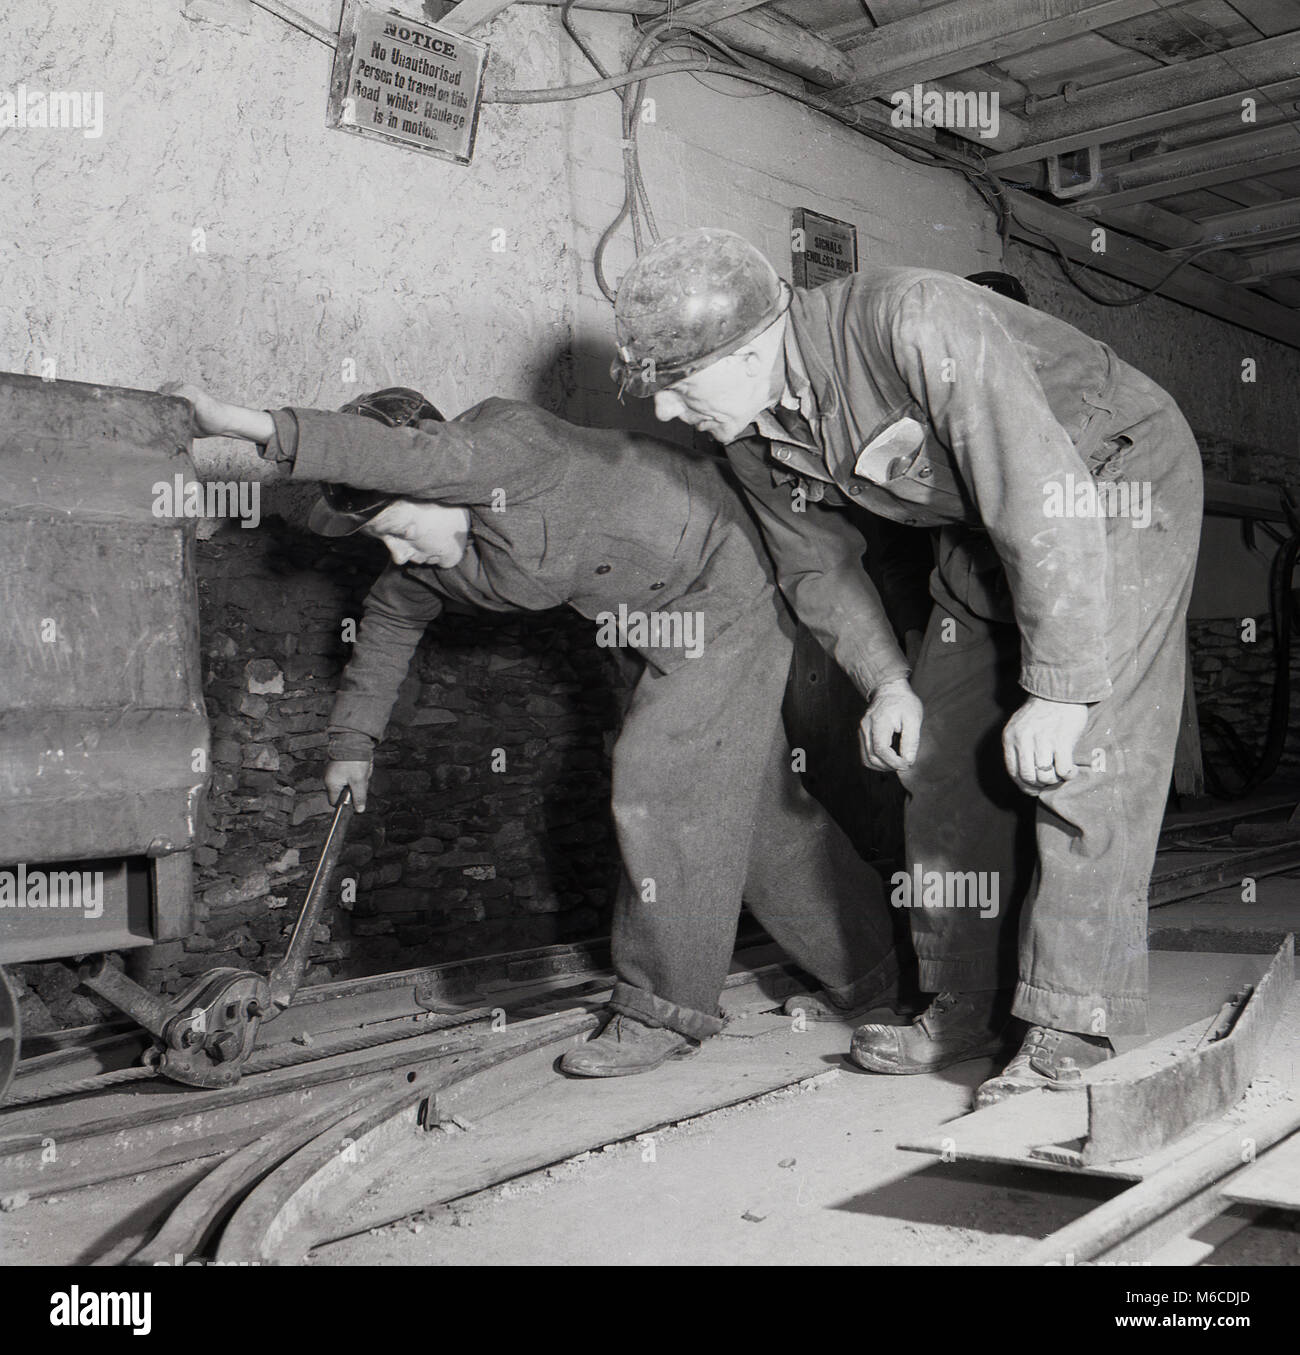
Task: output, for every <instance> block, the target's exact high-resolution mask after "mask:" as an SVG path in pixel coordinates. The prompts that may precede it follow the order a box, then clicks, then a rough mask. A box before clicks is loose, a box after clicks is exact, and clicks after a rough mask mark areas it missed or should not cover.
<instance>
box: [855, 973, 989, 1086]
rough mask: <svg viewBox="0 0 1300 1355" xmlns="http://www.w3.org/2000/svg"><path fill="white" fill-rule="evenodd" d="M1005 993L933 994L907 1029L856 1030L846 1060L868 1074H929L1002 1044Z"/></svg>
mask: <svg viewBox="0 0 1300 1355" xmlns="http://www.w3.org/2000/svg"><path fill="white" fill-rule="evenodd" d="M1010 1020H1011V993H1010V991H1006V992H1003V991H1000V990H993V991H988V992H978V993H938V994H936V996H935V998H934V1000H933V1001H932V1002H931V1003H930V1005H929V1006H928V1007H927V1008H926V1009H925V1011H924V1012H922V1013H921V1015H920V1016H918V1017H917V1018H916V1020H915V1021H913V1022H912V1023H911V1024H910V1025H906V1026H885V1025H870V1026H859V1027H858V1028H857V1030H855V1031H854V1032H853V1043H852V1045H851V1046H850V1048H849V1058H851V1059H852V1060H853V1062H854V1063H856V1064H857V1065H858V1067H859V1068H867V1069H869V1070H870V1071H871V1072H873V1073H934V1072H937V1071H938V1070H939V1069H940V1068H947V1067H949V1066H950V1065H951V1064H954V1063H962V1062H964V1061H965V1060H967V1059H982V1058H986V1057H988V1056H989V1055H990V1054H998V1053H1001V1052H1002V1051H1003V1049H1004V1048H1005V1047H1006V1044H1007V1040H1008V1037H1007V1027H1008V1025H1009V1023H1010Z"/></svg>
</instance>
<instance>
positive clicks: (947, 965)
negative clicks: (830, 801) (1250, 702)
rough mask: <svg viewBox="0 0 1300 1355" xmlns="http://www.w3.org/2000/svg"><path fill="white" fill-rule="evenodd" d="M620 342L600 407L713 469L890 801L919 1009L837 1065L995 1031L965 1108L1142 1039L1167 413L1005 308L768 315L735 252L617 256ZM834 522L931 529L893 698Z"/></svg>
mask: <svg viewBox="0 0 1300 1355" xmlns="http://www.w3.org/2000/svg"><path fill="white" fill-rule="evenodd" d="M985 277H987V275H985ZM999 290H1003V289H999ZM615 323H616V327H617V331H618V339H619V352H618V357H617V359H616V361H615V363H614V374H615V376H616V378H617V379H619V380H620V382H621V383H622V386H623V388H624V389H627V390H631V391H632V392H633V393H634V394H637V395H641V396H653V399H654V404H655V413H656V415H657V416H658V417H659V418H660V419H663V420H669V419H680V420H682V421H683V422H685V423H687V424H689V425H691V426H692V427H695V428H698V429H701V430H703V431H706V432H709V433H711V434H712V435H713V437H714V438H715V439H716V440H717V441H718V442H720V443H722V444H723V445H724V446H725V447H726V450H727V456H728V459H729V460H730V462H731V465H732V468H733V469H734V470H735V472H736V475H737V478H738V479H739V480H740V481H741V483H742V485H743V486H744V488H745V491H746V493H747V495H748V496H749V500H750V503H751V506H752V507H753V509H754V511H755V513H756V515H757V517H758V520H759V522H760V524H761V525H762V528H763V533H764V538H765V540H766V542H767V544H768V547H769V549H770V550H771V552H772V556H773V559H774V561H775V564H776V572H777V577H778V580H779V581H780V584H781V587H782V589H783V590H784V591H785V593H786V596H787V597H788V598H789V599H790V602H791V604H792V606H793V607H794V609H795V612H796V613H797V614H798V616H799V618H800V620H802V621H803V622H804V624H805V625H807V626H808V628H809V629H810V630H811V631H812V632H813V633H814V634H815V635H816V636H817V637H818V638H819V639H820V640H821V641H822V643H823V644H824V645H825V646H826V647H827V648H828V649H829V650H831V652H833V653H834V655H835V657H836V658H837V660H838V661H839V662H840V665H841V667H843V668H844V669H845V671H846V672H847V673H848V674H849V676H850V677H851V678H852V679H853V680H854V682H855V683H856V684H857V685H858V687H859V689H860V691H861V692H862V693H863V695H864V696H866V697H867V698H868V700H869V703H870V704H869V706H868V711H867V717H866V721H865V723H864V746H865V749H866V754H867V761H868V764H869V765H871V766H874V767H876V768H878V769H881V770H884V769H893V770H895V771H897V772H898V774H899V777H900V780H901V781H902V782H903V785H904V787H905V788H906V790H907V793H908V800H907V808H906V839H907V865H908V867H909V869H908V871H907V872H906V875H905V879H906V881H907V883H908V885H909V886H910V889H909V895H910V897H909V896H908V895H905V896H903V897H901V898H899V899H898V900H896V901H897V902H899V903H900V904H910V907H909V914H908V916H909V920H910V922H911V926H912V936H913V940H914V942H915V944H916V951H917V956H918V958H919V960H920V969H921V986H922V988H923V989H924V990H925V991H926V992H930V993H934V994H935V997H934V1000H933V1001H932V1003H931V1004H930V1007H929V1008H928V1009H927V1010H926V1012H925V1013H924V1014H923V1015H922V1016H921V1017H920V1018H919V1019H918V1020H917V1021H915V1022H913V1023H912V1024H911V1025H905V1026H886V1025H881V1024H878V1023H868V1024H864V1025H863V1026H861V1027H859V1029H858V1030H857V1031H856V1033H855V1035H854V1040H853V1045H852V1057H853V1058H854V1059H855V1060H856V1061H857V1062H858V1063H860V1064H861V1065H862V1066H863V1067H865V1068H869V1069H872V1070H873V1071H876V1072H881V1073H923V1072H929V1071H933V1070H936V1069H940V1068H944V1067H947V1066H948V1065H949V1064H953V1063H958V1062H962V1061H964V1060H968V1059H976V1058H983V1057H987V1056H988V1055H990V1054H995V1053H998V1052H1000V1051H1002V1050H1003V1049H1005V1048H1007V1041H1008V1039H1009V1038H1010V1037H1011V1036H1012V1034H1013V1032H1014V1031H1015V1029H1016V1027H1015V1026H1014V1025H1013V1024H1012V1022H1011V1019H1010V1018H1011V1017H1012V1015H1013V1014H1014V1016H1015V1017H1017V1018H1019V1019H1020V1020H1021V1021H1023V1022H1024V1023H1025V1024H1026V1025H1027V1027H1028V1029H1027V1030H1025V1031H1024V1032H1023V1036H1022V1037H1021V1040H1020V1049H1019V1052H1018V1053H1016V1054H1015V1056H1014V1057H1013V1058H1012V1059H1011V1060H1010V1062H1009V1063H1008V1064H1007V1066H1006V1067H1005V1068H1004V1069H1003V1070H1002V1071H1001V1073H999V1074H998V1075H997V1076H995V1077H993V1078H990V1079H988V1080H987V1081H986V1082H985V1083H984V1084H983V1085H982V1086H981V1088H980V1089H979V1091H978V1093H977V1096H976V1104H977V1105H980V1106H983V1105H991V1104H994V1103H996V1102H998V1101H1001V1100H1003V1099H1005V1098H1007V1097H1010V1096H1014V1095H1017V1094H1019V1093H1022V1092H1026V1091H1030V1090H1033V1089H1034V1088H1036V1087H1043V1086H1048V1085H1051V1084H1052V1083H1054V1082H1056V1081H1057V1080H1058V1079H1059V1078H1062V1077H1065V1076H1068V1075H1069V1074H1070V1073H1071V1071H1072V1070H1074V1069H1078V1068H1086V1067H1088V1066H1090V1065H1095V1064H1098V1063H1101V1062H1103V1061H1105V1060H1106V1059H1107V1058H1109V1057H1110V1056H1111V1054H1112V1053H1113V1048H1112V1045H1111V1042H1110V1036H1111V1035H1113V1034H1119V1035H1124V1034H1140V1033H1142V1032H1143V1031H1144V1029H1145V1023H1146V1007H1147V883H1148V880H1149V877H1150V873H1151V866H1152V863H1153V861H1154V857H1155V850H1156V841H1157V837H1158V835H1159V831H1160V822H1161V818H1162V816H1163V812H1164V806H1165V800H1166V797H1167V793H1168V789H1169V778H1170V772H1171V769H1172V765H1173V757H1174V744H1175V739H1176V736H1177V731H1178V721H1179V715H1180V712H1181V709H1182V694H1183V675H1184V669H1185V652H1186V651H1185V626H1184V622H1185V618H1186V614H1187V603H1188V598H1189V596H1190V593H1191V586H1192V574H1193V568H1194V565H1195V560H1196V551H1197V546H1198V543H1199V539H1200V521H1201V462H1200V456H1199V453H1198V451H1197V447H1196V442H1195V440H1194V438H1193V436H1192V433H1191V430H1190V429H1189V428H1188V426H1187V422H1186V420H1185V419H1184V418H1183V417H1182V415H1181V414H1180V413H1179V411H1178V408H1177V406H1176V405H1175V404H1174V402H1173V400H1172V399H1171V398H1170V396H1169V395H1168V394H1167V393H1166V392H1165V391H1163V390H1161V388H1160V387H1159V386H1157V385H1156V384H1155V383H1154V382H1152V381H1151V380H1149V379H1148V378H1147V377H1146V376H1144V375H1143V374H1142V373H1141V372H1139V371H1137V370H1136V369H1135V368H1133V367H1130V366H1129V365H1128V364H1127V363H1125V362H1123V361H1121V360H1120V358H1118V357H1117V356H1116V355H1115V353H1113V352H1112V351H1111V350H1110V349H1109V348H1107V347H1106V345H1105V344H1102V343H1099V342H1098V341H1097V340H1095V339H1092V338H1089V337H1088V336H1087V335H1086V334H1082V333H1080V331H1079V330H1077V329H1073V328H1072V327H1071V326H1069V325H1067V324H1065V323H1064V322H1063V321H1061V320H1058V319H1056V318H1055V317H1053V316H1051V315H1045V314H1043V313H1042V312H1040V311H1037V310H1034V309H1032V308H1031V307H1029V306H1026V305H1023V304H1021V303H1020V302H1019V301H1017V300H1014V299H1011V298H1010V297H1008V296H1006V295H999V294H996V293H995V292H993V291H990V290H988V289H986V288H984V287H981V286H977V285H972V283H971V282H969V281H966V280H964V279H962V278H958V277H954V276H952V275H951V274H947V273H941V272H937V271H935V270H933V269H922V268H886V267H878V266H874V265H873V266H869V267H864V268H863V269H862V270H861V271H860V272H859V273H856V274H854V275H853V276H851V277H848V278H844V279H842V280H840V281H836V282H832V283H828V284H827V285H825V286H823V287H817V288H813V289H811V290H808V291H795V292H793V293H792V291H791V289H790V287H789V286H787V285H786V284H785V283H784V282H782V281H781V280H780V279H779V278H778V277H777V275H776V272H775V270H774V269H773V268H772V266H771V264H770V263H769V262H768V261H767V260H766V259H765V258H764V257H763V256H762V255H761V254H760V253H759V252H758V251H757V250H756V249H754V247H753V246H752V245H750V244H749V243H748V242H747V241H745V240H743V239H742V238H741V237H740V236H738V235H735V234H733V233H732V232H730V231H721V230H712V229H701V230H695V231H688V232H686V233H685V234H683V235H679V236H674V237H673V238H671V239H668V240H663V241H661V242H659V243H658V244H657V245H655V247H654V248H653V249H651V250H648V251H647V252H646V253H644V254H642V255H641V256H640V258H638V259H637V261H636V263H635V264H634V265H633V266H632V267H631V268H630V269H629V270H628V272H627V274H626V275H625V276H624V278H623V280H622V283H621V285H620V287H619V292H618V300H617V304H616V307H615ZM850 504H857V505H860V506H861V507H862V508H864V509H866V510H867V511H869V512H871V513H875V514H878V515H880V516H882V517H887V518H890V519H892V520H893V521H895V522H900V523H903V524H904V525H909V526H910V525H919V526H922V527H931V526H933V527H938V528H939V529H940V533H939V551H938V560H937V567H936V569H935V571H934V573H933V574H932V575H931V581H930V589H931V593H932V595H933V598H934V604H935V605H934V610H933V612H932V613H931V615H930V619H929V623H928V627H927V630H926V633H925V638H924V641H923V643H922V645H921V649H920V653H919V655H918V657H917V659H916V663H915V672H914V673H911V674H910V675H911V678H912V681H911V682H910V683H909V681H908V678H909V673H910V670H911V668H912V665H911V664H909V662H908V661H907V659H905V657H904V655H903V654H902V653H901V652H900V650H899V647H898V645H897V644H896V643H895V639H894V636H893V633H892V632H891V630H890V628H889V626H888V625H886V624H885V623H884V618H883V614H882V611H881V605H880V599H879V597H878V595H877V593H876V590H875V589H874V587H873V586H872V584H871V582H870V581H869V580H868V578H867V576H866V573H865V572H864V570H863V569H862V565H861V551H860V548H859V546H858V544H857V541H858V538H857V536H856V535H855V534H851V533H849V532H848V530H847V527H846V523H845V511H844V510H845V508H846V506H847V505H850ZM923 715H924V723H922V717H923ZM895 737H897V739H898V746H897V748H895V747H894V739H895ZM918 885H919V886H920V888H919V889H918V888H917V886H918ZM972 885H978V887H979V888H980V889H981V895H980V899H981V902H980V906H979V907H975V906H973V905H974V904H975V900H974V899H973V898H972V897H971V894H970V892H969V891H970V889H971V887H972ZM900 888H901V886H900ZM985 889H987V905H988V906H985V898H986V896H985V893H984V890H985ZM918 895H919V897H918Z"/></svg>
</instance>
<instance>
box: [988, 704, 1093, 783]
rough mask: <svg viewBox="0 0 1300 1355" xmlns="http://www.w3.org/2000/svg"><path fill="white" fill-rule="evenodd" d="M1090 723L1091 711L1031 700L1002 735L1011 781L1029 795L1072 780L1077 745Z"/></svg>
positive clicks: (1008, 722) (1079, 707) (1003, 751)
mask: <svg viewBox="0 0 1300 1355" xmlns="http://www.w3.org/2000/svg"><path fill="white" fill-rule="evenodd" d="M1087 722H1088V707H1087V706H1081V705H1078V704H1076V703H1074V702H1072V701H1047V700H1045V699H1044V698H1043V697H1041V696H1031V697H1029V698H1028V700H1026V702H1025V704H1024V705H1023V706H1021V707H1020V709H1019V710H1018V711H1016V713H1015V714H1014V715H1013V716H1012V717H1011V719H1009V720H1008V721H1007V723H1006V727H1005V728H1004V729H1003V731H1002V755H1003V757H1004V758H1005V760H1006V764H1007V771H1008V772H1010V773H1011V779H1012V780H1013V781H1014V782H1015V783H1016V785H1018V786H1019V787H1020V789H1021V790H1023V791H1025V792H1026V793H1027V794H1029V795H1038V794H1040V793H1041V792H1043V791H1045V790H1049V789H1051V788H1052V787H1053V786H1060V785H1063V784H1064V783H1065V782H1066V781H1069V780H1072V779H1073V778H1074V776H1075V775H1076V774H1077V772H1078V768H1077V767H1076V766H1075V765H1074V745H1075V744H1076V743H1078V741H1079V735H1080V734H1082V733H1083V727H1084V725H1085V724H1087Z"/></svg>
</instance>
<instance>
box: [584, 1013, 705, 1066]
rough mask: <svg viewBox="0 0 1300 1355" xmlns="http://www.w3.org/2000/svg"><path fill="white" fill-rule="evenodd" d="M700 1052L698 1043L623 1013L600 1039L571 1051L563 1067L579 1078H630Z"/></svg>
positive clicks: (613, 1021) (612, 1019)
mask: <svg viewBox="0 0 1300 1355" xmlns="http://www.w3.org/2000/svg"><path fill="white" fill-rule="evenodd" d="M699 1052H700V1042H699V1041H698V1040H692V1039H690V1038H689V1037H688V1036H686V1035H679V1034H678V1033H677V1031H675V1030H668V1029H666V1028H665V1027H663V1026H647V1025H646V1023H645V1022H644V1021H638V1020H637V1019H636V1018H635V1017H632V1016H624V1015H623V1014H622V1013H621V1012H619V1013H616V1014H615V1015H614V1016H613V1017H612V1018H611V1019H610V1022H609V1024H608V1025H607V1026H606V1027H605V1029H604V1030H602V1031H601V1032H600V1034H599V1035H598V1036H597V1037H596V1039H594V1040H588V1041H587V1043H586V1044H580V1045H579V1046H578V1047H577V1048H576V1049H570V1050H569V1052H568V1053H567V1054H566V1055H565V1056H564V1057H563V1058H562V1059H561V1060H560V1067H561V1069H563V1071H564V1072H566V1073H571V1074H573V1075H574V1076H575V1077H630V1076H631V1075H632V1074H633V1073H648V1072H649V1071H650V1070H651V1069H652V1068H658V1067H659V1065H660V1064H661V1063H663V1062H665V1061H666V1060H667V1059H688V1058H690V1057H691V1055H692V1054H698V1053H699Z"/></svg>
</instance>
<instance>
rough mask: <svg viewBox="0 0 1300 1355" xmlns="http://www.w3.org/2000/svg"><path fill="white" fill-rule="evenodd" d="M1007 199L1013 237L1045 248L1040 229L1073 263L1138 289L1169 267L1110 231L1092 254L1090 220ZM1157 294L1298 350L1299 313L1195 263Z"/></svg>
mask: <svg viewBox="0 0 1300 1355" xmlns="http://www.w3.org/2000/svg"><path fill="white" fill-rule="evenodd" d="M1009 198H1010V204H1011V207H1012V208H1013V210H1014V212H1015V217H1013V219H1012V222H1011V233H1012V234H1013V235H1014V236H1015V237H1016V238H1017V239H1019V240H1022V241H1023V242H1024V243H1025V244H1028V245H1033V246H1035V247H1036V248H1039V249H1041V248H1043V241H1042V239H1041V238H1040V237H1039V236H1037V235H1035V234H1034V232H1035V231H1041V232H1042V233H1043V234H1045V235H1048V236H1051V237H1052V238H1053V239H1054V240H1056V241H1057V242H1058V243H1059V244H1060V246H1061V249H1062V250H1063V251H1064V252H1065V254H1066V256H1067V257H1068V258H1070V259H1071V260H1073V261H1074V262H1075V263H1081V264H1086V265H1088V266H1089V267H1090V268H1092V269H1096V270H1099V271H1100V272H1103V273H1107V274H1109V275H1110V276H1111V277H1116V278H1120V279H1122V280H1123V281H1125V282H1129V283H1134V284H1136V285H1138V286H1141V287H1150V286H1152V285H1153V284H1154V283H1157V282H1159V281H1160V279H1161V278H1163V277H1164V275H1165V274H1166V273H1168V271H1169V268H1170V265H1171V264H1172V263H1173V260H1172V259H1171V258H1170V256H1169V255H1168V254H1165V253H1164V252H1162V251H1161V250H1157V249H1151V248H1150V247H1149V246H1148V245H1144V244H1141V243H1140V242H1138V241H1136V240H1129V239H1127V238H1126V237H1124V236H1122V235H1118V234H1115V233H1114V232H1112V233H1111V234H1110V237H1109V239H1108V240H1107V243H1106V249H1105V251H1104V252H1103V253H1100V254H1098V253H1095V252H1094V250H1093V235H1092V233H1093V230H1094V228H1095V223H1094V222H1091V221H1088V220H1085V219H1084V218H1082V217H1078V216H1075V215H1074V214H1073V213H1072V212H1067V211H1066V210H1065V209H1064V208H1061V207H1056V206H1053V205H1052V204H1051V203H1047V202H1042V201H1040V200H1039V199H1038V198H1034V197H1031V196H1030V195H1029V194H1028V193H1021V192H1018V191H1017V190H1015V189H1012V190H1011V192H1010V194H1009ZM1016 218H1018V219H1016ZM1160 295H1161V296H1165V297H1168V298H1169V299H1170V300H1173V301H1180V302H1182V303H1183V304H1184V305H1187V306H1191V307H1192V308H1193V309H1194V310H1198V311H1203V312H1205V313H1206V314H1207V315H1213V316H1215V317H1216V318H1218V319H1220V320H1226V321H1227V322H1228V323H1229V324H1233V325H1240V326H1241V327H1242V328H1243V329H1248V330H1251V331H1252V332H1253V333H1256V334H1263V335H1266V336H1267V337H1268V338H1270V339H1276V340H1278V342H1279V343H1284V344H1287V345H1288V346H1290V347H1292V348H1300V314H1298V313H1297V312H1295V311H1292V310H1290V309H1288V308H1287V307H1285V306H1279V305H1278V304H1277V303H1276V302H1273V301H1269V300H1267V299H1266V298H1264V297H1261V296H1257V295H1256V294H1255V293H1254V292H1250V291H1247V290H1246V289H1245V288H1244V287H1239V286H1236V285H1234V284H1233V283H1230V282H1222V281H1220V280H1219V279H1218V278H1215V277H1211V276H1210V275H1209V274H1208V273H1206V272H1205V271H1204V270H1203V269H1201V268H1198V267H1197V265H1196V264H1194V263H1191V264H1188V265H1187V267H1186V268H1183V269H1180V270H1179V272H1177V273H1175V274H1174V275H1173V277H1172V278H1170V279H1169V281H1168V282H1166V283H1164V284H1163V285H1162V286H1161V288H1160Z"/></svg>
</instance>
